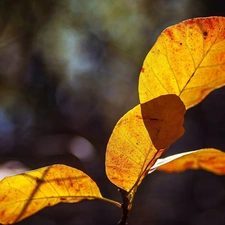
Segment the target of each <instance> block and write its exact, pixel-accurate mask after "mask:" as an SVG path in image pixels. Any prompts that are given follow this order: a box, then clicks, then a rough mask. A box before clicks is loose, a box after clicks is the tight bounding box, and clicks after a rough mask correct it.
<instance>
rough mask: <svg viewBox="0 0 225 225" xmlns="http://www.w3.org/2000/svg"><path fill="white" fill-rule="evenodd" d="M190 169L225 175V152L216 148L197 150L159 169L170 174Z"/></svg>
mask: <svg viewBox="0 0 225 225" xmlns="http://www.w3.org/2000/svg"><path fill="white" fill-rule="evenodd" d="M188 169H194V170H197V169H203V170H207V171H209V172H212V173H215V174H218V175H225V152H222V151H220V150H218V149H214V148H206V149H201V150H196V151H194V152H192V153H190V154H187V155H184V156H182V157H180V158H177V159H175V160H173V161H171V162H169V163H166V164H164V165H162V166H160V167H158V170H160V171H164V172H170V173H172V172H183V171H185V170H188Z"/></svg>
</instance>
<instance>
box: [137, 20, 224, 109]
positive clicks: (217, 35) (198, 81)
mask: <svg viewBox="0 0 225 225" xmlns="http://www.w3.org/2000/svg"><path fill="white" fill-rule="evenodd" d="M224 85H225V17H217V16H215V17H208V18H195V19H190V20H186V21H183V22H181V23H179V24H177V25H174V26H171V27H168V28H167V29H165V30H164V31H163V32H162V33H161V35H160V36H159V38H158V40H157V41H156V43H155V45H154V46H153V48H152V49H151V50H150V52H149V53H148V55H147V57H146V59H145V61H144V64H143V68H142V71H141V73H140V78H139V97H140V102H141V103H144V102H146V101H149V100H151V99H153V98H156V97H158V96H160V95H164V94H176V95H178V96H180V98H181V100H182V101H183V102H184V104H185V106H186V108H190V107H192V106H194V105H196V104H198V103H199V102H201V101H202V100H203V99H204V98H205V97H206V96H207V95H208V94H209V93H210V92H211V91H213V90H214V89H216V88H219V87H221V86H224Z"/></svg>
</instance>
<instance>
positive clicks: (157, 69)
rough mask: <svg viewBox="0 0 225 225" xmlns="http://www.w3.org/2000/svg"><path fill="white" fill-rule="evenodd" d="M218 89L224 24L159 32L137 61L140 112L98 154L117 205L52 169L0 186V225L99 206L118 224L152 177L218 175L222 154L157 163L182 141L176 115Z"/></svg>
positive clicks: (86, 180) (85, 181)
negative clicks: (118, 197) (65, 208)
mask: <svg viewBox="0 0 225 225" xmlns="http://www.w3.org/2000/svg"><path fill="white" fill-rule="evenodd" d="M224 85H225V18H224V17H208V18H196V19H191V20H187V21H184V22H181V23H179V24H177V25H174V26H171V27H169V28H167V29H165V30H164V31H163V32H162V33H161V35H160V36H159V38H158V40H157V41H156V43H155V45H154V46H153V47H152V49H151V50H150V52H149V53H148V55H147V57H146V59H145V60H144V64H143V67H142V69H141V73H140V77H139V85H138V89H139V98H140V104H139V105H137V106H136V107H134V108H133V109H131V110H130V111H129V112H127V113H126V114H125V115H124V116H123V117H122V118H121V119H120V120H119V121H118V122H117V124H116V125H115V128H114V130H113V131H112V134H111V137H110V139H109V141H108V145H107V150H106V162H105V166H106V173H107V177H108V178H109V180H110V181H111V182H112V183H113V184H114V185H116V186H117V187H118V188H119V189H120V192H121V194H122V200H123V202H122V204H120V203H118V202H116V201H113V200H111V199H107V198H104V197H102V195H101V193H100V190H99V188H98V186H97V184H96V183H95V182H94V181H93V180H92V179H91V178H90V177H89V176H88V175H86V174H85V173H83V172H82V171H80V170H78V169H75V168H71V167H68V166H66V165H52V166H48V167H44V168H40V169H38V170H34V171H29V172H26V173H23V174H19V175H15V176H11V177H6V178H4V179H3V180H2V181H0V223H2V224H12V223H16V222H18V221H20V220H22V219H24V218H26V217H28V216H31V215H32V214H34V213H36V212H37V211H39V210H41V209H42V208H44V207H47V206H53V205H55V204H58V203H60V202H70V203H71V202H72V203H75V202H79V201H81V200H83V199H88V200H93V199H100V200H103V201H107V202H110V203H112V204H115V205H116V206H118V207H121V208H122V210H123V215H122V219H121V221H120V222H119V224H121V225H122V224H124V225H125V224H126V220H127V214H128V211H129V210H130V209H131V207H132V202H133V199H134V195H135V192H136V190H137V188H138V186H139V185H140V184H141V182H142V180H143V179H144V178H145V177H146V176H147V175H148V174H150V173H151V172H153V171H154V170H156V169H158V170H161V171H165V172H181V171H184V170H187V169H204V170H207V171H210V172H213V173H215V174H218V175H224V174H225V169H224V164H225V153H224V152H222V151H220V150H217V149H212V148H210V149H209V148H208V149H200V150H195V151H192V152H186V153H180V154H178V155H174V156H170V157H167V158H160V157H161V155H162V154H163V152H164V151H165V150H167V149H168V147H169V146H170V145H171V144H172V143H174V142H175V141H176V140H177V139H179V138H180V137H181V136H182V135H183V134H184V128H183V123H184V114H185V112H186V110H187V109H189V108H190V107H193V106H195V105H196V104H198V103H199V102H201V101H202V100H203V99H204V98H205V97H206V96H207V95H208V94H209V93H210V92H211V91H213V90H215V89H216V88H219V87H222V86H224Z"/></svg>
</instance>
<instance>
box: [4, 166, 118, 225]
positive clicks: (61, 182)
mask: <svg viewBox="0 0 225 225" xmlns="http://www.w3.org/2000/svg"><path fill="white" fill-rule="evenodd" d="M96 198H97V199H102V200H104V198H103V197H102V195H101V193H100V191H99V188H98V186H97V185H96V183H95V182H94V181H93V180H92V179H91V178H90V177H89V176H87V175H86V174H85V173H83V172H82V171H80V170H78V169H74V168H72V167H69V166H65V165H60V164H59V165H52V166H48V167H43V168H40V169H37V170H33V171H30V172H27V173H23V174H19V175H15V176H11V177H6V178H4V179H3V180H2V181H0V223H2V224H11V223H15V222H18V221H20V220H22V219H24V218H26V217H28V216H30V215H32V214H34V213H36V212H37V211H39V210H41V209H43V208H44V207H46V206H53V205H55V204H57V203H60V202H71V203H72V202H78V201H81V200H83V199H89V200H92V199H96ZM118 204H119V203H118Z"/></svg>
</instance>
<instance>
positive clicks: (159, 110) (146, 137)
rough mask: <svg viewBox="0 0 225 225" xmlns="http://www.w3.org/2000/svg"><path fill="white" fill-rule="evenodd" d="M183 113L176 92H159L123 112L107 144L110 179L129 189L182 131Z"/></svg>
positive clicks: (136, 184) (134, 186)
mask: <svg viewBox="0 0 225 225" xmlns="http://www.w3.org/2000/svg"><path fill="white" fill-rule="evenodd" d="M184 113H185V107H184V105H183V103H182V101H181V100H180V98H179V97H178V96H176V95H164V96H160V97H158V98H156V99H153V100H151V101H149V102H146V103H144V104H141V105H138V106H136V107H134V108H133V109H132V110H130V111H129V112H128V113H126V114H125V115H124V116H123V117H122V118H121V119H120V120H119V121H118V123H117V124H116V126H115V128H114V130H113V132H112V135H111V137H110V139H109V142H108V145H107V151H106V173H107V176H108V178H109V180H110V181H111V182H112V183H114V184H115V185H116V186H118V187H120V188H122V189H124V190H126V191H128V192H129V191H131V190H132V189H133V188H136V187H137V186H138V185H139V184H140V182H141V180H142V179H143V178H144V177H145V176H146V174H147V172H148V170H149V169H150V167H151V166H152V165H153V164H154V163H155V161H156V159H157V158H158V157H159V156H160V155H161V154H162V153H163V152H164V151H165V150H166V148H168V146H169V145H170V144H172V143H173V142H175V141H176V140H177V139H178V138H179V137H180V136H181V135H183V133H184V129H183V116H184ZM150 137H151V138H150Z"/></svg>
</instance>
